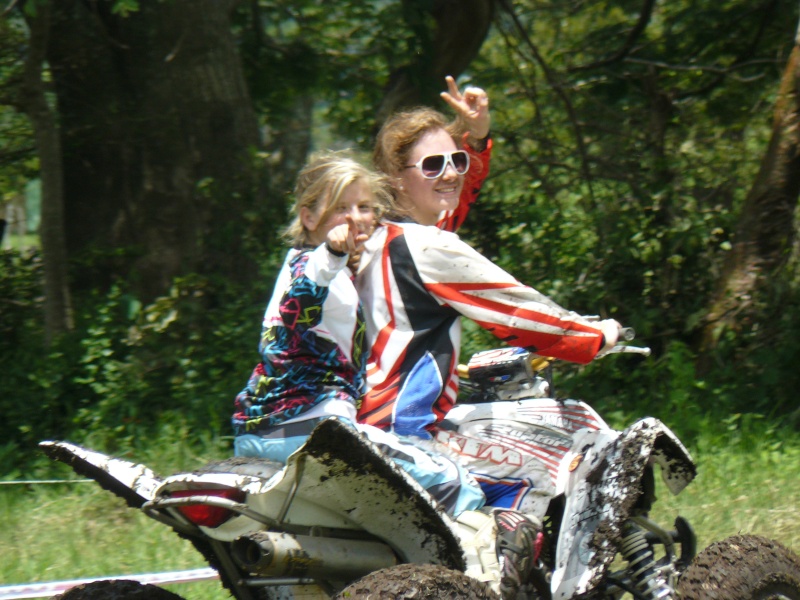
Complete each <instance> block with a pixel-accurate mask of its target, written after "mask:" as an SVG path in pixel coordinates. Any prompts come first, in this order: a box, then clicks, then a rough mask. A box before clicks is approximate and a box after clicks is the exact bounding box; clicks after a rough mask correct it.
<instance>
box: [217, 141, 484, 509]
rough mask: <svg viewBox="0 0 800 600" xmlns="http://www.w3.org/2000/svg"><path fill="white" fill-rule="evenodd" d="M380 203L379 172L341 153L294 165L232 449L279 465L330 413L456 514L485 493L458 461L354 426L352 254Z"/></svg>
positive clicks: (362, 355)
mask: <svg viewBox="0 0 800 600" xmlns="http://www.w3.org/2000/svg"><path fill="white" fill-rule="evenodd" d="M389 203H390V198H389V194H388V192H387V190H386V186H385V180H384V179H383V178H382V177H381V176H380V175H379V174H377V173H375V172H373V171H370V170H369V169H367V168H366V167H364V166H362V165H361V164H359V163H358V162H356V161H355V160H353V159H352V158H350V157H349V156H347V155H346V154H343V153H329V154H323V155H319V156H317V157H315V158H313V159H312V160H311V161H310V162H309V164H308V165H307V166H306V167H305V168H304V169H303V170H302V171H301V172H300V174H299V176H298V179H297V184H296V187H295V206H294V208H293V212H294V220H293V221H292V223H291V224H290V225H289V227H288V228H287V229H286V231H285V234H286V237H287V238H288V239H289V240H290V241H291V242H292V246H293V247H292V249H290V250H289V252H288V253H287V255H286V260H285V262H284V265H283V268H282V269H281V272H280V273H279V275H278V278H277V281H276V284H275V290H274V292H273V295H272V299H271V300H270V302H269V304H268V306H267V309H266V312H265V314H264V320H263V325H262V331H261V338H260V341H259V353H260V354H261V361H260V362H259V363H258V364H257V365H256V367H255V369H254V370H253V372H252V374H251V375H250V377H249V379H248V381H247V385H246V386H245V388H244V389H243V390H242V391H241V392H240V393H239V394H238V395H237V396H236V399H235V401H234V414H233V417H232V424H233V428H234V433H235V437H234V454H235V455H236V456H250V457H258V458H268V459H271V460H275V461H277V462H281V463H285V462H286V460H287V458H288V457H289V455H290V454H292V453H293V452H294V451H295V450H297V449H298V448H299V447H300V446H301V445H302V444H303V443H304V442H305V441H306V439H307V438H308V436H309V435H310V434H311V432H312V431H313V429H314V427H316V425H317V424H318V423H319V422H320V421H321V420H323V419H328V418H338V419H340V420H343V421H344V422H345V423H347V424H350V425H352V426H354V427H356V428H357V429H358V430H359V431H360V432H361V433H363V434H365V435H366V436H367V438H369V439H370V441H372V442H373V443H374V444H376V445H377V446H378V448H379V449H380V450H381V451H382V452H383V453H384V454H385V455H386V456H387V457H388V458H390V459H392V460H394V461H395V462H396V463H397V464H398V465H399V466H400V467H401V468H403V469H405V470H406V471H407V472H408V473H409V474H410V475H411V476H412V477H413V478H414V479H415V480H417V482H418V483H420V485H422V487H423V488H425V489H426V490H428V492H429V493H430V494H431V495H432V496H433V497H434V498H436V499H437V500H438V501H439V503H440V504H442V505H443V506H444V507H445V509H446V510H447V511H448V512H449V513H450V514H451V515H456V514H459V513H460V512H462V511H463V510H465V509H473V508H477V507H480V506H482V505H483V503H484V501H485V499H484V496H483V493H482V491H481V489H480V488H479V487H478V485H477V483H476V482H475V481H474V480H473V479H472V478H471V477H470V476H469V475H468V473H467V472H466V470H465V469H464V468H463V467H460V466H459V465H458V464H457V463H456V462H454V461H453V460H451V459H448V458H447V457H444V456H440V455H438V454H433V453H431V452H430V451H426V450H424V449H421V448H419V447H416V446H414V445H412V444H411V443H406V442H403V441H402V440H400V439H399V438H398V436H396V435H394V434H393V433H391V432H386V431H382V430H380V429H376V428H374V427H371V426H369V425H357V424H356V406H357V402H358V400H359V398H360V397H361V395H362V394H363V391H364V372H365V364H366V354H367V353H366V349H367V346H366V345H365V340H364V315H363V310H362V307H361V305H360V303H359V300H358V295H357V293H356V289H355V286H354V284H353V280H352V277H353V271H355V268H356V266H355V262H354V260H355V261H357V257H358V254H359V252H360V250H361V247H362V245H363V244H364V242H365V240H366V239H367V238H368V237H369V235H370V234H371V233H372V231H373V229H374V225H375V224H376V222H377V219H378V218H379V216H380V214H381V212H382V211H383V210H384V209H385V207H386V206H387V205H388V204H389Z"/></svg>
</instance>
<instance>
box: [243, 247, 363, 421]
mask: <svg viewBox="0 0 800 600" xmlns="http://www.w3.org/2000/svg"><path fill="white" fill-rule="evenodd" d="M346 263H347V256H346V255H345V256H335V255H334V254H332V253H331V252H329V251H328V249H327V247H326V246H325V245H324V244H323V245H321V246H320V247H318V248H316V249H314V250H311V249H302V250H297V249H293V250H290V251H289V253H288V254H287V257H286V260H285V261H284V264H283V268H282V269H281V272H280V273H279V275H278V278H277V280H276V283H275V291H274V292H273V294H272V298H271V300H270V302H269V305H268V306H267V309H266V312H265V313H264V322H263V326H262V333H261V340H260V343H259V353H260V354H261V359H262V360H261V362H260V363H259V364H257V365H256V367H255V369H254V370H253V373H252V374H251V376H250V379H249V380H248V382H247V386H246V387H245V388H244V390H242V392H241V393H239V395H238V396H237V397H236V400H235V412H234V415H233V418H232V422H233V427H234V431H235V433H236V435H241V434H244V433H256V434H257V433H259V431H260V430H263V429H265V428H271V427H275V426H276V425H280V424H282V423H285V422H286V421H288V420H291V419H296V418H297V417H300V416H301V415H303V413H306V412H308V411H310V410H311V409H313V408H314V407H317V406H319V405H321V404H322V403H324V402H325V401H327V400H342V401H345V402H347V403H349V404H351V405H353V406H354V405H355V403H356V400H357V399H358V398H359V397H360V396H361V393H362V391H363V386H364V369H365V358H366V354H365V347H364V335H365V327H364V315H363V310H362V308H361V305H360V304H359V301H358V296H357V294H356V290H355V287H354V285H353V281H352V279H351V277H352V274H351V273H350V270H349V269H348V268H347V266H346ZM329 404H335V403H329ZM334 414H339V415H340V413H339V412H337V413H334ZM315 416H320V415H315ZM340 416H341V415H340Z"/></svg>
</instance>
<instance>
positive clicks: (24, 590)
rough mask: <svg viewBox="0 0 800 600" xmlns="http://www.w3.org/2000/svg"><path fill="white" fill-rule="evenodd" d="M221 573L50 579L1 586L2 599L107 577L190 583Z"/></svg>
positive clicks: (41, 595)
mask: <svg viewBox="0 0 800 600" xmlns="http://www.w3.org/2000/svg"><path fill="white" fill-rule="evenodd" d="M218 578H219V574H218V573H217V572H216V571H215V570H214V569H210V568H206V569H192V570H191V571H173V572H171V573H144V574H141V575H114V576H113V577H93V578H91V579H73V580H72V581H50V582H46V583H26V584H22V585H9V586H0V600H22V599H23V598H50V597H51V596H55V595H57V594H62V593H64V592H66V591H67V590H68V589H70V588H73V587H75V586H76V585H81V584H82V583H91V582H92V581H100V580H107V579H132V580H134V581H138V582H140V583H152V584H154V585H159V584H162V585H163V584H167V583H189V582H192V581H204V580H206V579H218Z"/></svg>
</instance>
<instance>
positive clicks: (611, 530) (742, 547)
mask: <svg viewBox="0 0 800 600" xmlns="http://www.w3.org/2000/svg"><path fill="white" fill-rule="evenodd" d="M623 349H624V350H623ZM617 350H619V351H639V352H645V351H646V349H632V348H630V347H623V346H620V347H618V349H617ZM547 365H548V361H547V360H545V359H541V358H539V357H533V356H532V355H530V354H528V353H527V352H524V351H522V350H519V349H505V350H499V351H498V350H494V351H488V352H485V353H479V354H477V355H475V356H474V357H473V358H472V360H471V361H470V364H469V365H467V366H466V367H463V371H462V375H463V376H464V378H465V382H464V385H465V388H467V389H468V390H470V391H471V398H470V401H469V402H467V403H465V404H460V405H458V406H456V407H455V408H454V409H453V410H452V411H451V413H450V414H449V415H448V416H447V419H446V420H447V423H448V424H449V426H450V427H451V433H450V434H449V435H454V436H458V435H465V436H469V437H470V438H480V439H485V440H486V441H487V443H490V444H495V445H496V444H502V443H504V442H503V441H502V440H504V439H512V438H513V439H516V440H522V441H524V442H525V443H523V444H519V443H518V444H514V445H513V449H514V451H517V452H519V451H520V449H521V448H522V449H527V450H523V451H528V452H531V453H533V454H534V455H535V456H536V457H538V458H539V459H540V460H541V461H542V464H543V465H545V468H546V470H547V472H548V473H549V475H550V477H551V479H552V494H551V495H550V496H549V498H548V501H547V502H546V503H545V505H544V510H543V515H537V517H541V518H542V519H541V520H542V521H543V523H544V533H545V536H544V547H543V548H541V553H540V559H539V561H538V563H537V564H536V565H535V568H534V569H533V572H532V573H531V577H530V580H529V581H527V582H525V585H523V587H522V589H521V591H520V595H519V597H520V598H532V599H534V598H535V599H567V598H569V599H577V598H581V599H584V598H586V599H589V598H592V599H602V600H606V599H609V600H610V599H619V598H623V597H626V598H636V599H644V600H656V599H661V600H669V599H673V600H674V599H678V598H682V599H687V600H689V599H692V600H712V599H718V600H722V599H724V600H800V559H798V557H797V556H796V555H794V554H793V553H791V552H790V551H789V550H788V549H786V548H785V547H783V546H781V545H780V544H778V543H777V542H774V541H771V540H768V539H765V538H762V537H759V536H734V537H731V538H728V539H726V540H724V541H721V542H717V543H715V544H713V545H711V546H709V547H708V548H706V549H705V550H704V551H703V552H702V553H700V555H699V556H696V557H695V536H694V533H693V532H692V529H691V527H690V526H689V524H688V523H687V522H686V521H685V520H684V519H683V518H681V517H677V518H676V519H675V521H674V525H671V526H669V528H664V527H662V526H660V525H658V524H656V523H654V522H652V521H651V520H650V519H649V518H648V513H649V511H650V508H651V505H652V503H653V502H654V501H655V480H654V467H655V465H659V467H660V470H661V475H662V477H663V479H664V481H665V483H666V486H667V488H668V489H669V490H670V491H671V492H672V493H675V494H677V493H679V492H680V491H681V490H682V489H683V488H684V487H685V486H686V485H687V484H689V483H690V482H691V480H692V479H693V478H694V476H695V466H694V463H693V462H692V459H691V457H690V456H689V453H688V452H687V451H686V449H685V448H684V447H683V445H682V444H681V443H680V441H679V440H678V439H677V438H676V437H675V435H674V434H673V433H672V432H671V431H670V430H669V429H668V428H667V427H666V426H665V425H664V424H662V423H661V422H660V421H658V420H656V419H652V418H647V419H642V420H640V421H637V422H635V423H634V424H633V425H631V426H630V427H628V428H627V429H626V430H624V431H615V430H613V429H611V428H609V427H608V425H607V424H606V423H605V422H604V421H603V420H602V419H601V418H600V416H599V415H597V413H595V411H594V410H592V408H591V407H589V406H588V405H587V404H585V403H583V402H580V401H575V400H563V401H562V400H554V399H552V398H547V397H545V396H547V395H548V393H549V386H548V382H547V381H546V380H545V379H544V378H543V377H542V376H541V375H540V372H541V371H542V369H544V368H545V367H546V366H547ZM504 433H505V434H509V433H513V435H501V434H504ZM41 447H42V449H43V450H44V451H45V452H46V453H47V454H48V456H50V457H51V458H53V459H54V460H59V461H62V462H64V463H67V464H68V465H70V466H71V467H72V468H73V469H74V470H75V471H76V472H77V473H79V474H82V475H85V476H88V477H91V478H93V479H95V480H96V481H97V482H98V483H99V484H100V485H101V486H102V487H103V488H105V489H107V490H109V491H111V492H113V493H115V494H117V495H118V496H120V497H122V498H124V499H125V500H126V501H127V503H128V505H129V506H132V507H134V508H137V509H140V510H143V511H144V512H145V513H146V514H147V515H148V516H150V517H152V518H153V519H156V520H157V521H159V522H161V523H164V524H165V525H167V526H169V527H172V528H173V530H174V531H175V532H176V533H177V534H178V535H180V536H182V537H185V538H187V539H189V540H191V542H192V543H193V544H194V546H195V547H196V548H197V549H198V550H199V551H200V553H201V554H202V555H203V556H204V557H205V559H206V561H207V562H208V563H209V564H210V565H211V566H212V567H214V568H215V569H217V570H218V572H219V576H220V579H221V581H222V583H223V585H224V586H225V587H226V588H227V589H228V590H229V591H230V593H231V594H232V596H233V597H235V598H237V599H238V600H270V599H275V600H277V599H279V598H281V599H283V598H285V599H293V600H301V599H308V600H311V599H327V598H332V597H335V598H337V599H339V598H353V599H357V598H361V599H367V598H409V599H410V598H414V599H415V600H425V599H438V598H452V599H474V598H497V597H498V596H497V594H496V592H495V591H494V590H496V589H498V588H497V582H498V580H499V573H498V565H497V556H496V552H495V549H494V531H493V529H492V525H493V522H494V521H493V518H492V517H491V516H490V515H489V514H488V512H486V511H467V512H466V513H464V514H462V515H460V516H459V518H458V519H457V520H453V519H451V518H449V517H448V516H447V515H446V514H445V512H444V510H443V509H442V508H441V507H440V506H438V505H437V503H436V502H435V501H434V500H432V499H431V498H430V496H429V495H428V494H427V493H426V492H425V491H424V490H423V489H422V488H421V487H420V486H419V485H418V484H417V483H416V482H415V481H413V480H412V479H411V478H410V477H409V476H408V475H406V473H405V472H403V471H402V470H400V469H399V468H398V467H396V466H395V465H394V464H393V463H391V462H390V461H388V460H386V459H385V458H384V457H383V456H382V455H381V454H380V452H378V451H377V450H376V449H375V448H374V446H373V445H372V444H371V443H370V442H369V441H368V440H366V439H365V438H364V437H362V436H361V435H359V434H358V433H357V432H356V430H355V429H353V428H351V427H349V426H347V425H345V424H343V423H341V422H339V421H337V420H335V419H331V420H328V421H324V422H322V423H320V424H319V425H318V426H317V428H316V429H315V430H314V432H313V433H312V435H311V437H310V438H309V439H308V441H307V443H306V444H305V445H304V446H303V447H301V448H300V449H299V450H298V451H297V452H296V453H294V454H293V455H292V456H291V457H290V458H289V460H288V462H287V464H286V465H285V466H283V465H280V464H276V463H272V462H269V461H264V460H258V459H250V458H248V459H242V458H231V459H228V460H224V461H221V462H217V463H213V464H211V465H209V466H208V467H206V468H204V469H201V470H199V471H196V472H193V473H181V474H177V475H173V476H170V477H166V478H161V477H159V476H157V475H155V474H154V473H153V472H152V471H151V470H150V469H149V468H147V467H146V466H144V465H141V464H135V463H132V462H129V461H124V460H120V459H115V458H111V457H108V456H105V455H103V454H100V453H97V452H93V451H91V450H87V449H84V448H81V447H78V446H75V445H73V444H69V443H66V442H42V443H41ZM673 528H674V529H673ZM61 598H62V600H94V599H98V598H104V599H109V600H133V599H134V598H138V599H144V598H152V599H153V600H159V599H162V598H163V599H164V600H170V599H176V598H178V596H176V595H175V594H172V593H171V592H167V591H166V590H163V589H160V588H156V587H154V586H150V585H143V584H139V583H136V582H134V581H119V580H115V581H97V582H93V583H89V584H84V585H81V586H78V587H75V588H73V589H71V590H69V591H67V592H65V593H64V594H63V595H62V597H61Z"/></svg>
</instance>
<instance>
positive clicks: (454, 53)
mask: <svg viewBox="0 0 800 600" xmlns="http://www.w3.org/2000/svg"><path fill="white" fill-rule="evenodd" d="M403 7H404V10H405V13H406V22H407V24H408V26H409V27H410V28H411V29H412V31H414V32H415V33H416V39H417V43H418V44H419V47H418V49H417V57H418V58H417V60H416V61H415V62H413V63H412V64H410V65H407V66H404V67H402V68H401V69H398V70H396V71H395V72H393V73H391V75H390V77H389V85H388V86H387V89H386V93H385V94H384V97H383V100H382V102H381V105H380V107H379V108H378V111H377V123H378V126H380V124H381V123H383V121H385V120H386V118H387V117H388V116H390V115H391V114H392V113H393V112H395V111H397V110H398V109H402V108H407V107H410V106H415V105H428V106H436V105H437V104H439V102H440V99H439V92H440V91H442V90H443V89H444V87H443V86H444V78H445V76H446V75H452V76H453V77H458V76H459V75H460V74H461V73H462V72H463V71H464V69H466V68H467V66H468V65H469V64H470V62H472V60H473V59H474V58H475V56H476V55H477V54H478V51H479V50H480V47H481V44H483V41H484V39H486V35H487V34H488V33H489V27H490V26H491V24H492V18H493V15H494V0H460V1H459V2H453V1H452V0H434V2H421V1H420V0H403ZM429 7H430V8H429ZM431 18H433V22H434V23H435V27H433V28H431V27H430V26H429V21H430V19H431Z"/></svg>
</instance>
